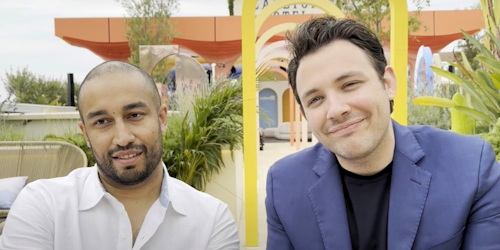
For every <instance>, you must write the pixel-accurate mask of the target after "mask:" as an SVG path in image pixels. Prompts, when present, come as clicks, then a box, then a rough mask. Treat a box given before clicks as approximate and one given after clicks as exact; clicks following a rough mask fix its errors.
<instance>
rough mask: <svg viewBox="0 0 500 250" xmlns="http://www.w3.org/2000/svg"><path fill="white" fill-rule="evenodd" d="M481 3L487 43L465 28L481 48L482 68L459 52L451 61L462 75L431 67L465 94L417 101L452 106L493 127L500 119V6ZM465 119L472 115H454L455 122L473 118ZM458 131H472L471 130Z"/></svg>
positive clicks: (471, 39) (487, 0)
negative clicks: (459, 57)
mask: <svg viewBox="0 0 500 250" xmlns="http://www.w3.org/2000/svg"><path fill="white" fill-rule="evenodd" d="M481 4H482V6H483V16H484V19H485V23H486V31H485V33H486V35H485V38H486V39H484V44H482V43H481V41H479V40H477V39H475V38H474V37H472V36H471V35H469V34H467V33H466V32H465V31H462V34H463V35H464V36H465V38H466V39H467V40H468V41H469V42H470V43H472V44H473V45H474V46H475V47H476V48H477V49H478V50H479V54H478V55H477V59H478V60H479V62H480V63H481V65H480V67H479V68H477V69H476V70H474V69H473V67H472V66H471V63H470V62H469V60H468V59H467V56H466V55H465V53H464V51H461V55H462V56H461V59H462V60H458V58H457V57H456V55H455V63H452V62H449V63H450V64H451V65H452V66H454V67H456V68H458V69H459V71H460V74H453V73H450V72H448V71H445V70H442V69H440V68H437V67H431V68H432V69H433V70H434V72H435V73H436V74H438V75H440V76H442V77H445V78H447V79H449V80H451V81H453V82H455V83H456V84H458V85H459V86H460V87H461V88H462V89H463V91H464V95H463V96H460V94H457V95H459V96H458V98H455V100H449V99H446V98H439V97H418V98H415V99H413V102H415V103H417V104H420V105H430V106H438V107H447V108H452V110H456V111H458V112H460V113H462V114H465V115H466V116H468V117H470V118H473V119H474V120H476V121H480V122H483V123H484V124H487V125H489V126H490V129H493V127H494V125H495V123H496V121H497V120H498V119H499V118H500V62H499V60H498V59H499V53H498V51H499V50H500V41H499V40H498V37H499V31H498V29H497V27H498V18H499V16H498V14H499V13H498V10H499V8H498V7H499V6H495V7H496V8H495V9H494V10H493V4H492V1H491V0H481ZM464 119H468V118H466V117H464V116H461V117H458V118H455V119H454V118H452V120H454V122H455V121H456V122H459V123H462V124H466V123H471V121H470V119H469V121H466V120H464ZM459 120H460V121H459ZM472 122H473V121H472ZM465 127H470V126H468V125H467V126H465ZM457 132H459V133H468V132H467V131H457Z"/></svg>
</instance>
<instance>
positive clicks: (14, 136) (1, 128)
mask: <svg viewBox="0 0 500 250" xmlns="http://www.w3.org/2000/svg"><path fill="white" fill-rule="evenodd" d="M22 140H24V135H23V133H20V132H16V131H14V130H12V127H11V126H7V124H5V123H4V122H2V124H0V141H22Z"/></svg>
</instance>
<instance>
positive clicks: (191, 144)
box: [163, 79, 243, 190]
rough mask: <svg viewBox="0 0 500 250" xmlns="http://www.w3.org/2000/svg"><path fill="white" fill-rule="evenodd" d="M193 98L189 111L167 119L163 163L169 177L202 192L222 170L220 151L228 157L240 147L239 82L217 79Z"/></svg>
mask: <svg viewBox="0 0 500 250" xmlns="http://www.w3.org/2000/svg"><path fill="white" fill-rule="evenodd" d="M178 91H181V90H178ZM184 94H186V93H184ZM193 94H194V98H193V101H192V107H190V108H186V109H185V110H182V111H181V114H178V115H174V116H172V117H170V118H169V122H168V129H167V132H166V133H165V134H164V142H163V146H164V147H163V149H164V152H163V161H164V162H165V165H166V166H167V168H168V171H169V174H170V175H171V176H174V177H175V178H177V179H180V180H182V181H184V182H185V183H187V184H189V185H191V186H193V187H194V188H196V189H198V190H204V189H205V187H206V184H207V183H208V182H209V181H210V179H211V178H212V176H213V175H214V174H217V173H219V171H221V169H222V168H223V167H224V162H223V160H222V154H221V150H222V149H223V147H226V146H227V147H228V148H229V150H230V151H231V155H232V153H233V151H234V150H237V149H239V148H240V147H241V144H242V141H243V126H242V122H243V120H242V111H243V100H242V85H241V81H240V80H237V81H234V80H233V81H231V80H230V79H221V80H217V81H216V82H214V83H212V84H211V85H207V86H202V87H201V89H200V90H199V91H198V92H195V93H193ZM174 98H176V97H174Z"/></svg>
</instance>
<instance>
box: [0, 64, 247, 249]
mask: <svg viewBox="0 0 500 250" xmlns="http://www.w3.org/2000/svg"><path fill="white" fill-rule="evenodd" d="M78 107H79V112H80V116H81V122H80V123H79V128H80V130H81V131H82V133H83V135H84V136H85V140H86V141H87V145H88V146H89V147H90V148H91V149H92V153H93V156H94V159H95V162H96V165H95V166H94V167H89V168H81V169H77V170H74V171H73V172H71V173H70V174H69V175H68V176H66V177H61V178H55V179H48V180H39V181H35V182H33V183H30V184H28V185H27V186H26V187H25V188H24V189H23V191H22V192H21V193H20V194H19V196H18V198H17V199H16V201H15V203H14V204H13V206H12V208H11V211H10V212H9V215H8V218H7V220H6V223H5V228H4V231H3V235H2V236H0V249H37V250H42V249H43V250H45V249H47V250H49V249H57V250H59V249H60V250H63V249H64V250H67V249H72V250H84V249H89V250H99V249H103V250H104V249H106V250H108V249H120V250H123V249H134V250H135V249H155V250H156V249H179V250H188V249H193V250H201V249H213V250H216V249H217V250H219V249H239V239H238V232H237V228H236V224H235V221H234V218H233V216H232V214H231V213H230V211H229V209H228V207H227V205H226V204H224V203H222V202H221V201H219V200H217V199H215V198H213V197H211V196H210V195H208V194H205V193H202V192H199V191H197V190H195V189H193V188H192V187H190V186H188V185H187V184H185V183H183V182H181V181H179V180H177V179H175V178H172V177H170V176H169V175H168V172H167V170H166V167H165V165H164V164H163V162H162V160H161V157H162V153H163V151H162V149H163V147H162V133H163V132H165V130H166V129H167V107H166V106H165V104H162V103H161V100H160V96H159V94H158V89H157V87H156V84H155V83H154V81H153V79H152V78H151V77H150V76H149V75H148V74H147V73H146V72H144V71H143V70H141V69H139V68H137V67H135V66H132V65H130V64H127V63H123V62H106V63H103V64H101V65H99V66H97V67H96V68H94V69H93V70H92V71H90V73H89V74H88V75H87V77H86V78H85V80H84V81H83V83H82V85H81V88H80V92H79V98H78Z"/></svg>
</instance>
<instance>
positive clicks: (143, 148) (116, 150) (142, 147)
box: [108, 143, 148, 157]
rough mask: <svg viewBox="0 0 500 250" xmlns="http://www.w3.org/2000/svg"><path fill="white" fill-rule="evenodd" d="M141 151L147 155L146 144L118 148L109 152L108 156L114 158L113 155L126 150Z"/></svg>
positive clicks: (131, 144) (132, 144)
mask: <svg viewBox="0 0 500 250" xmlns="http://www.w3.org/2000/svg"><path fill="white" fill-rule="evenodd" d="M134 149H135V150H141V151H142V152H143V153H144V154H147V152H148V148H147V147H146V146H145V145H144V144H134V143H130V144H128V145H127V146H116V148H114V149H111V150H109V151H108V156H109V157H112V155H113V154H115V153H116V152H120V151H125V150H134Z"/></svg>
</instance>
